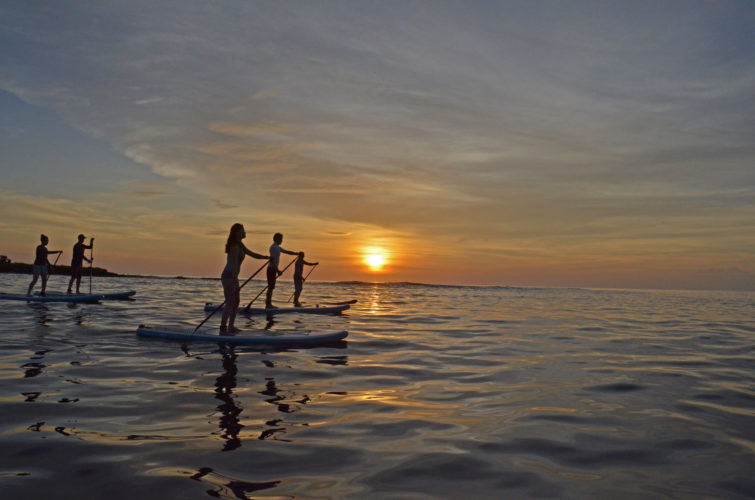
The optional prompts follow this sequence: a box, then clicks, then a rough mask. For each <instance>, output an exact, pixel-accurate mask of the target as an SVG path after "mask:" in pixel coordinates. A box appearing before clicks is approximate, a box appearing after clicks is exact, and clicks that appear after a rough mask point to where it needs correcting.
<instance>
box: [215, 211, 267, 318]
mask: <svg viewBox="0 0 755 500" xmlns="http://www.w3.org/2000/svg"><path fill="white" fill-rule="evenodd" d="M244 238H246V231H244V226H243V225H241V224H238V223H236V224H234V225H233V226H231V232H230V234H229V235H228V241H227V242H226V244H225V253H227V254H228V259H227V262H226V265H225V269H223V273H222V274H221V275H220V282H221V283H222V284H223V294H224V295H225V307H223V319H221V320H220V333H224V332H228V333H236V332H240V331H241V330H239V329H238V328H236V327H235V326H233V323H234V321H236V313H237V312H238V309H239V272H240V271H241V263H242V262H244V257H246V256H247V255H249V256H251V257H254V258H255V259H269V258H270V257H269V256H267V255H262V254H258V253H254V252H252V251H251V250H249V249H247V248H246V247H245V246H244V244H243V243H241V240H243V239H244Z"/></svg>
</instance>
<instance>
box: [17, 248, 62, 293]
mask: <svg viewBox="0 0 755 500" xmlns="http://www.w3.org/2000/svg"><path fill="white" fill-rule="evenodd" d="M39 239H40V241H41V245H37V250H36V257H35V259H34V265H33V267H32V272H33V273H34V276H33V277H32V279H31V283H30V284H29V290H28V291H27V292H26V296H27V297H28V296H30V295H31V290H32V288H34V285H35V284H36V283H37V279H38V278H39V277H40V276H42V291H41V292H40V295H41V296H43V297H44V296H45V295H46V290H47V275H48V273H49V272H50V262H48V260H47V256H48V255H50V254H53V253H57V254H61V253H63V250H48V249H47V243H49V242H50V239H49V238H48V237H47V236H45V235H44V234H43V235H41V236H40V237H39Z"/></svg>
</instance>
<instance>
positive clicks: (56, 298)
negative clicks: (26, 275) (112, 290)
mask: <svg viewBox="0 0 755 500" xmlns="http://www.w3.org/2000/svg"><path fill="white" fill-rule="evenodd" d="M101 299H102V295H101V294H94V295H83V294H80V295H73V294H71V295H66V294H52V293H50V294H48V295H46V296H44V297H40V296H39V295H34V296H31V297H27V296H26V295H13V294H10V293H0V300H21V301H24V302H99V301H100V300H101Z"/></svg>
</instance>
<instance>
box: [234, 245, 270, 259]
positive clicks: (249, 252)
mask: <svg viewBox="0 0 755 500" xmlns="http://www.w3.org/2000/svg"><path fill="white" fill-rule="evenodd" d="M241 248H243V249H244V253H245V254H247V255H248V256H250V257H253V258H255V259H269V258H270V256H269V255H262V254H261V253H256V252H252V251H251V250H249V249H248V248H247V247H246V246H245V245H244V244H243V243H242V244H241Z"/></svg>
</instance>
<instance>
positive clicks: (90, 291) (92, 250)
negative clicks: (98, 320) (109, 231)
mask: <svg viewBox="0 0 755 500" xmlns="http://www.w3.org/2000/svg"><path fill="white" fill-rule="evenodd" d="M93 239H94V238H92V240H93ZM92 240H90V241H89V246H91V247H92V248H90V249H89V295H92V261H93V260H94V245H93V244H92Z"/></svg>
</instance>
